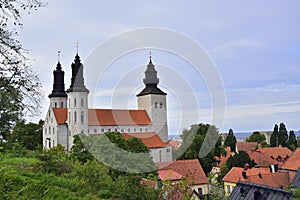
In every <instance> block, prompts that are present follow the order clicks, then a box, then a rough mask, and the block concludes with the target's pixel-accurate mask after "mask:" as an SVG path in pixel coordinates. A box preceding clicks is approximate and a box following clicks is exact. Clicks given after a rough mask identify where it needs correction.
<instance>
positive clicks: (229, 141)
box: [224, 129, 236, 152]
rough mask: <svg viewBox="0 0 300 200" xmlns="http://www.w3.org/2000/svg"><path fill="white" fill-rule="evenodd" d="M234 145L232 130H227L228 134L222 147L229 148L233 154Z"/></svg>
mask: <svg viewBox="0 0 300 200" xmlns="http://www.w3.org/2000/svg"><path fill="white" fill-rule="evenodd" d="M235 144H236V138H235V136H234V134H233V130H232V129H229V133H228V135H227V137H226V139H225V141H224V146H225V147H230V150H231V151H232V152H235Z"/></svg>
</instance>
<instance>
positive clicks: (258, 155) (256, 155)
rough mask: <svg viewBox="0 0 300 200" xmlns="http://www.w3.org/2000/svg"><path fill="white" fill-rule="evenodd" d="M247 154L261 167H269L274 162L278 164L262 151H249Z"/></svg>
mask: <svg viewBox="0 0 300 200" xmlns="http://www.w3.org/2000/svg"><path fill="white" fill-rule="evenodd" d="M247 154H248V155H249V157H250V159H251V160H252V159H253V160H254V162H255V163H256V164H257V165H258V166H259V167H269V166H270V165H272V164H277V161H276V160H273V159H271V158H269V157H267V156H266V155H265V154H263V153H262V152H260V151H248V152H247Z"/></svg>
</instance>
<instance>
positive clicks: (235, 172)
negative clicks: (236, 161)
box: [223, 167, 271, 183]
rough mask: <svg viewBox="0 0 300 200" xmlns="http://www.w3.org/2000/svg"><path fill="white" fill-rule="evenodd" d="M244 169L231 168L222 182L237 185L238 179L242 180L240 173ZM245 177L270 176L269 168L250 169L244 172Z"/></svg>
mask: <svg viewBox="0 0 300 200" xmlns="http://www.w3.org/2000/svg"><path fill="white" fill-rule="evenodd" d="M243 171H244V168H242V167H233V168H231V170H230V171H229V172H228V173H227V174H226V175H225V176H224V178H223V181H224V182H231V183H237V182H238V181H239V180H240V179H242V177H243V176H242V172H243ZM246 173H247V176H251V175H257V174H258V173H261V174H270V173H271V172H270V169H269V168H251V169H248V170H247V171H246Z"/></svg>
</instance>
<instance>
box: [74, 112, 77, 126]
mask: <svg viewBox="0 0 300 200" xmlns="http://www.w3.org/2000/svg"><path fill="white" fill-rule="evenodd" d="M74 123H77V112H76V111H75V112H74Z"/></svg>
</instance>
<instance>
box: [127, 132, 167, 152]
mask: <svg viewBox="0 0 300 200" xmlns="http://www.w3.org/2000/svg"><path fill="white" fill-rule="evenodd" d="M122 136H123V137H124V138H125V139H129V138H131V137H136V138H139V139H141V141H142V142H143V143H144V144H145V145H146V147H148V148H160V147H165V146H167V144H166V143H164V142H163V141H162V140H161V139H160V137H159V135H157V134H156V133H154V132H146V133H144V132H143V133H122Z"/></svg>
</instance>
